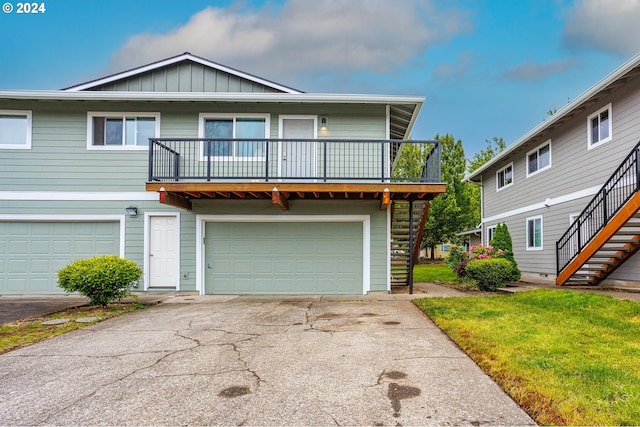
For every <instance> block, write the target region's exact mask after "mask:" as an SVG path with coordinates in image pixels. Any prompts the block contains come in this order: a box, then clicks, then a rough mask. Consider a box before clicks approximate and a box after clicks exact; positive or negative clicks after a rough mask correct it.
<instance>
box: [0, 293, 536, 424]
mask: <svg viewBox="0 0 640 427" xmlns="http://www.w3.org/2000/svg"><path fill="white" fill-rule="evenodd" d="M0 366H2V369H1V370H0V402H2V404H1V405H0V425H393V426H396V425H535V424H534V423H533V421H532V420H531V419H530V418H529V417H528V416H527V415H526V414H525V413H524V412H523V411H522V410H521V409H520V408H519V407H518V406H517V405H516V404H515V403H514V402H513V401H512V400H511V399H510V398H509V397H507V396H506V395H505V394H504V393H503V392H502V391H501V390H500V389H499V388H498V386H497V385H496V384H495V383H493V382H492V381H491V380H490V379H489V378H488V377H487V376H486V375H484V374H483V373H482V372H481V371H480V369H479V368H478V367H477V366H476V365H475V364H474V363H473V362H472V361H471V360H470V359H469V358H468V357H467V356H466V355H465V354H464V353H463V352H462V351H460V350H459V349H458V348H457V346H456V345H455V344H453V343H452V342H451V341H450V340H449V339H448V338H447V337H446V336H445V335H444V334H443V333H442V332H441V331H440V330H439V329H438V328H437V327H436V326H435V325H434V324H433V323H432V322H431V321H430V320H429V319H427V318H426V317H425V316H423V315H422V313H420V311H419V310H418V309H417V308H415V307H414V306H413V304H412V303H411V302H410V301H408V300H401V301H397V300H389V299H384V298H381V299H379V300H377V299H375V298H361V299H358V298H354V299H353V300H350V299H347V298H344V297H343V298H337V299H334V300H332V299H331V298H330V297H295V298H294V297H282V296H272V297H237V296H226V297H190V298H186V297H174V298H169V299H168V300H166V301H165V302H164V303H162V304H160V305H158V306H155V307H151V308H149V309H147V310H144V311H140V312H135V313H132V314H130V315H127V316H123V317H118V318H114V319H110V320H107V321H104V322H101V323H98V324H95V325H93V326H90V327H87V328H84V329H80V330H77V331H74V332H71V333H68V334H65V335H61V336H59V337H56V338H53V339H50V340H48V341H44V342H41V343H38V344H36V345H33V346H31V347H27V348H23V349H20V350H16V351H13V352H10V353H6V354H4V355H0Z"/></svg>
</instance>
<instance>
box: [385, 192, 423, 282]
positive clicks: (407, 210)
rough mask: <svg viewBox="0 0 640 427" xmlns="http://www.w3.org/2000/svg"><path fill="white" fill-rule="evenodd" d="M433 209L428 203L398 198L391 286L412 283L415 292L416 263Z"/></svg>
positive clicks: (393, 218)
mask: <svg viewBox="0 0 640 427" xmlns="http://www.w3.org/2000/svg"><path fill="white" fill-rule="evenodd" d="M428 211H429V204H428V202H423V201H416V202H404V201H402V202H398V201H394V202H393V206H392V211H391V243H390V244H391V285H392V286H409V292H410V293H413V266H414V265H415V263H416V262H417V261H418V257H419V255H420V243H421V242H422V234H423V232H424V224H425V222H426V220H427V213H428Z"/></svg>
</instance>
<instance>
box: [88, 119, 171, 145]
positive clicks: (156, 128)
mask: <svg viewBox="0 0 640 427" xmlns="http://www.w3.org/2000/svg"><path fill="white" fill-rule="evenodd" d="M159 135H160V113H120V112H91V111H90V112H89V113H87V149H89V150H148V149H149V138H157V137H158V136H159Z"/></svg>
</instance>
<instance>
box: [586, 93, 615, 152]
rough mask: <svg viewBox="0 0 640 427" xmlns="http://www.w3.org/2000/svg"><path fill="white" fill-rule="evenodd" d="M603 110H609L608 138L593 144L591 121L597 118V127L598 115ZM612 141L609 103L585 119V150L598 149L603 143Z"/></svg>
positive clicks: (611, 110) (611, 111)
mask: <svg viewBox="0 0 640 427" xmlns="http://www.w3.org/2000/svg"><path fill="white" fill-rule="evenodd" d="M605 110H609V136H608V137H607V138H604V139H601V140H598V141H597V142H595V143H594V142H593V141H592V140H591V119H593V118H594V117H596V116H598V125H599V124H600V113H602V112H603V111H605ZM612 139H613V108H612V106H611V103H609V104H607V105H605V106H604V107H602V108H601V109H599V110H598V111H596V112H595V113H593V114H591V115H589V117H587V150H591V149H593V148H598V147H600V146H601V145H604V144H605V143H607V142H609V141H611V140H612Z"/></svg>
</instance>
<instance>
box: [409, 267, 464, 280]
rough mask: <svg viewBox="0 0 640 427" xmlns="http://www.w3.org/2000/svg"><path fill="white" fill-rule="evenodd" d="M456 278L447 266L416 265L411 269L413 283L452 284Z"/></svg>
mask: <svg viewBox="0 0 640 427" xmlns="http://www.w3.org/2000/svg"><path fill="white" fill-rule="evenodd" d="M455 280H457V276H456V275H455V274H454V273H453V271H452V270H451V269H450V268H449V266H448V265H447V264H418V265H416V266H415V267H414V268H413V281H414V282H419V283H427V282H453V281H455Z"/></svg>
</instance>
